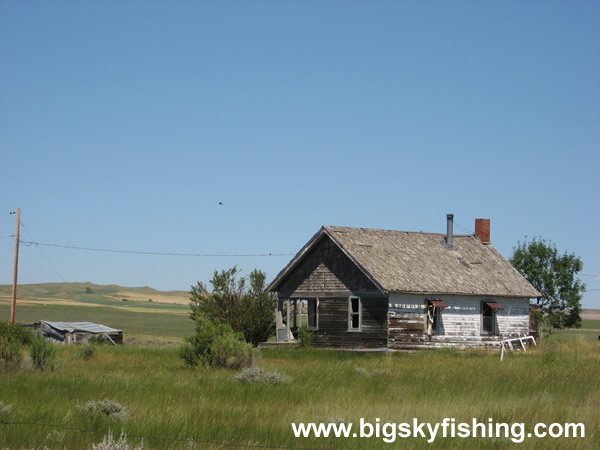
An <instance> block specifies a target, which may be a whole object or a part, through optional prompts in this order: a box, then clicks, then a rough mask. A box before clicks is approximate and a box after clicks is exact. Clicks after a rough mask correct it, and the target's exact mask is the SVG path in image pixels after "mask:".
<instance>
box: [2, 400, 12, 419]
mask: <svg viewBox="0 0 600 450" xmlns="http://www.w3.org/2000/svg"><path fill="white" fill-rule="evenodd" d="M11 410H12V405H5V404H4V403H3V402H0V416H8V415H9V414H10V411H11Z"/></svg>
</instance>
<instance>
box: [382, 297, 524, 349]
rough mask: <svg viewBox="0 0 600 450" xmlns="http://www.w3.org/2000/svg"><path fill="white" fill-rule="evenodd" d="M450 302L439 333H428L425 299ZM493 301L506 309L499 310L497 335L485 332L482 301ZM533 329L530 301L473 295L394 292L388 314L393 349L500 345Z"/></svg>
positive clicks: (389, 333) (444, 312)
mask: <svg viewBox="0 0 600 450" xmlns="http://www.w3.org/2000/svg"><path fill="white" fill-rule="evenodd" d="M433 297H435V298H439V299H441V300H443V301H444V302H446V303H447V304H448V307H447V308H444V309H443V311H442V313H441V316H440V327H439V333H434V334H432V335H431V336H429V335H427V333H426V332H425V325H426V323H425V321H426V313H425V299H426V298H433ZM484 299H485V300H493V301H496V302H498V303H500V304H501V305H502V306H503V307H504V309H503V310H499V311H498V312H497V313H496V326H497V329H498V334H497V335H493V336H490V335H486V334H482V333H481V307H480V302H481V300H484ZM528 330H529V300H528V299H523V298H495V299H494V298H489V297H474V296H473V297H470V296H464V297H460V296H451V295H447V296H444V295H435V296H418V295H405V294H391V295H390V299H389V313H388V346H389V348H439V347H478V346H493V345H499V344H498V343H499V341H500V340H501V339H502V337H509V336H524V335H527V333H528Z"/></svg>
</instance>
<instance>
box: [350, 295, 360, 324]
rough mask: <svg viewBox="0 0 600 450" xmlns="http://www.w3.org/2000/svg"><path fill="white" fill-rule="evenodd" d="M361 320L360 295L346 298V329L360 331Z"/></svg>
mask: <svg viewBox="0 0 600 450" xmlns="http://www.w3.org/2000/svg"><path fill="white" fill-rule="evenodd" d="M361 322H362V308H361V301H360V297H349V298H348V329H349V330H351V331H352V330H353V331H360V327H361Z"/></svg>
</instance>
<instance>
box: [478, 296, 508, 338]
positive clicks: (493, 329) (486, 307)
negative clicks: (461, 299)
mask: <svg viewBox="0 0 600 450" xmlns="http://www.w3.org/2000/svg"><path fill="white" fill-rule="evenodd" d="M501 309H504V307H503V306H502V305H500V304H499V303H496V302H493V301H486V300H484V301H482V302H481V334H492V335H494V334H498V326H497V323H496V322H497V321H496V312H497V311H498V310H501Z"/></svg>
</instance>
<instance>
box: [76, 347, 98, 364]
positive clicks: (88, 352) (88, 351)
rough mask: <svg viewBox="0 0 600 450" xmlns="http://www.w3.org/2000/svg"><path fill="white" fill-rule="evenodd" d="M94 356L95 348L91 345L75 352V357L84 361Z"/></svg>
mask: <svg viewBox="0 0 600 450" xmlns="http://www.w3.org/2000/svg"><path fill="white" fill-rule="evenodd" d="M95 354H96V347H94V346H93V345H83V346H82V347H81V348H80V349H79V351H78V352H77V355H78V356H79V357H80V358H82V359H85V360H86V361H87V360H88V359H92V358H93V357H94V355H95Z"/></svg>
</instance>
